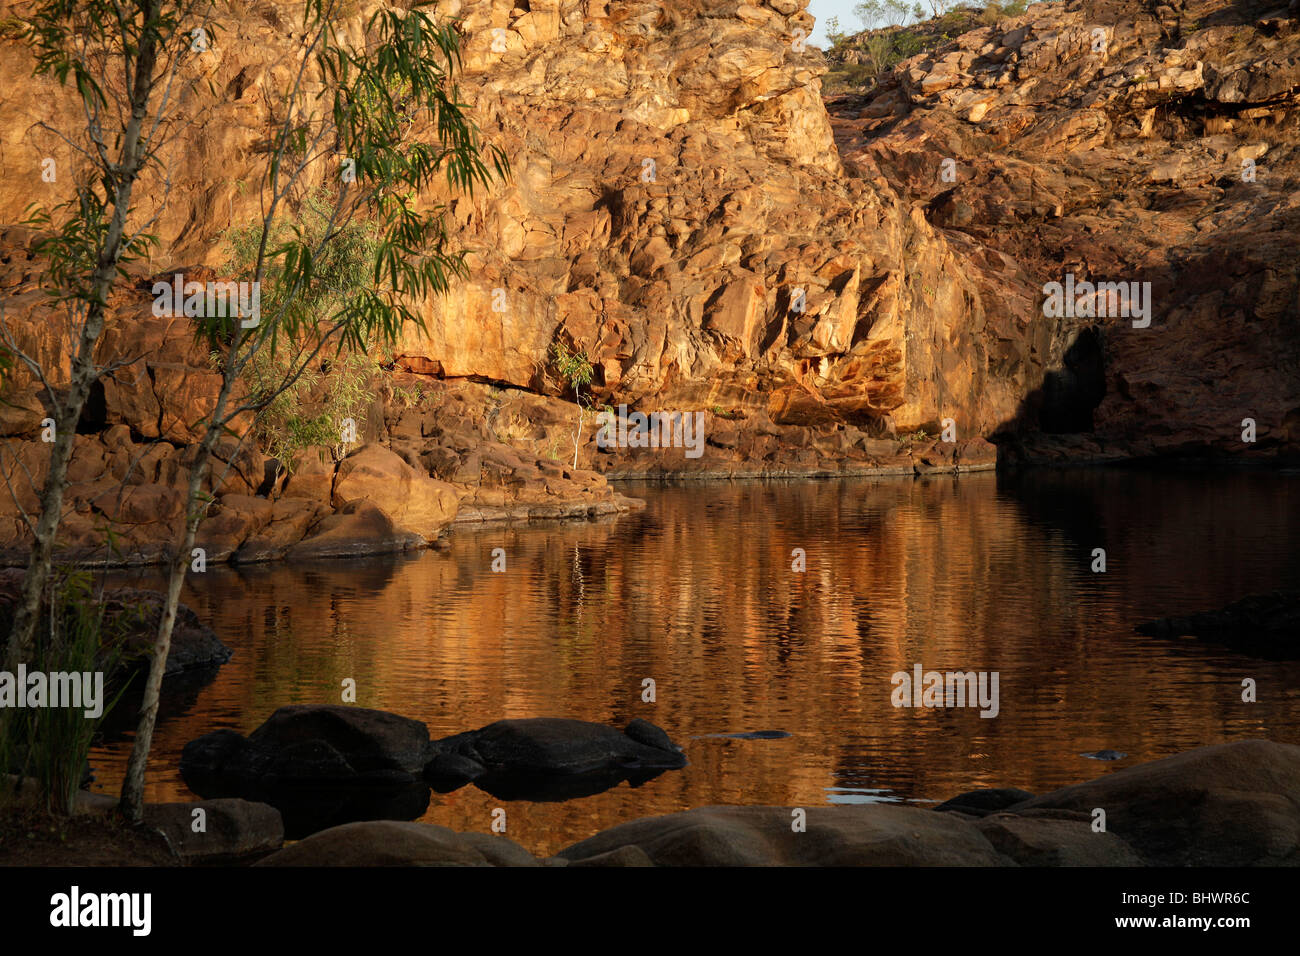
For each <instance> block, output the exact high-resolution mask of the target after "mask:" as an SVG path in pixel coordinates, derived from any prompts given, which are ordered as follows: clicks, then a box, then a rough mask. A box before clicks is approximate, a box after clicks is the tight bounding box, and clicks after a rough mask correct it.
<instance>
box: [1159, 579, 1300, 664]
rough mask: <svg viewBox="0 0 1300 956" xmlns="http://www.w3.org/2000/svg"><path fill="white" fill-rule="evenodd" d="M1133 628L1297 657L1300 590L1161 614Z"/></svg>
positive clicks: (1261, 654) (1243, 650) (1277, 657)
mask: <svg viewBox="0 0 1300 956" xmlns="http://www.w3.org/2000/svg"><path fill="white" fill-rule="evenodd" d="M1135 630H1137V632H1138V633H1139V634H1146V635H1149V636H1151V637H1196V638H1199V639H1201V640H1204V641H1213V642H1214V643H1217V644H1224V645H1227V646H1228V647H1231V648H1232V649H1233V650H1235V651H1239V652H1240V653H1243V654H1250V655H1252V656H1256V657H1263V658H1266V659H1270V660H1295V659H1297V658H1300V591H1274V592H1272V593H1270V594H1252V595H1250V596H1249V597H1244V598H1242V599H1241V600H1240V601H1234V602H1232V603H1231V604H1229V605H1227V606H1226V607H1223V608H1220V609H1218V610H1215V611H1203V612H1201V613H1199V614H1190V615H1186V616H1181V617H1161V618H1156V619H1155V620H1153V621H1146V622H1145V623H1142V624H1139V625H1138V626H1137V627H1136V628H1135Z"/></svg>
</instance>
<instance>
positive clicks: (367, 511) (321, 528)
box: [288, 500, 425, 561]
mask: <svg viewBox="0 0 1300 956" xmlns="http://www.w3.org/2000/svg"><path fill="white" fill-rule="evenodd" d="M424 544H425V539H424V537H423V536H422V535H419V534H416V533H415V532H413V531H407V530H405V529H403V528H399V527H397V525H395V524H394V523H393V520H392V519H391V518H390V517H389V516H388V514H387V513H385V512H384V511H383V509H381V508H379V507H378V506H377V505H374V504H371V503H370V502H368V501H361V500H357V501H350V502H348V503H347V504H345V505H344V506H343V508H342V509H341V510H340V511H339V512H338V513H337V514H331V515H326V516H325V517H324V518H322V519H321V520H320V521H319V522H317V524H316V526H315V528H313V529H312V531H311V533H310V534H308V535H307V537H305V538H304V539H303V540H302V541H300V542H299V543H298V544H295V545H294V546H293V547H291V548H289V551H288V557H289V559H290V560H294V561H301V560H307V559H312V558H353V557H359V556H361V555H366V554H388V553H391V552H395V551H409V550H411V549H412V548H418V547H422V546H423V545H424Z"/></svg>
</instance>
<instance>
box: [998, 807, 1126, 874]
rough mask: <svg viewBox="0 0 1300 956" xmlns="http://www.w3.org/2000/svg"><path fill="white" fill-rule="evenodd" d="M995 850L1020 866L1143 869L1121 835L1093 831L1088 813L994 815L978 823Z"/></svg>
mask: <svg viewBox="0 0 1300 956" xmlns="http://www.w3.org/2000/svg"><path fill="white" fill-rule="evenodd" d="M975 828H976V829H977V830H979V831H980V833H982V834H984V836H985V838H987V839H988V841H989V843H991V844H993V847H994V849H996V850H997V851H998V852H999V853H1001V854H1002V855H1004V856H1007V857H1010V858H1011V859H1012V860H1015V861H1016V863H1018V864H1020V865H1021V866H1142V865H1143V862H1142V857H1140V856H1139V855H1138V854H1137V853H1136V852H1134V850H1133V848H1132V847H1130V846H1129V845H1128V844H1127V843H1125V842H1124V840H1123V839H1121V838H1120V837H1119V836H1117V835H1116V834H1114V833H1110V832H1101V833H1098V832H1094V830H1093V829H1092V818H1091V817H1090V816H1088V815H1087V814H1082V813H1068V812H1062V811H1038V812H1037V813H1035V812H1034V811H1027V812H1026V813H1023V814H1015V813H993V814H989V815H987V816H985V817H984V818H983V819H982V820H980V821H979V822H978V823H976V824H975Z"/></svg>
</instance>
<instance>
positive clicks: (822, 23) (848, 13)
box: [808, 0, 862, 47]
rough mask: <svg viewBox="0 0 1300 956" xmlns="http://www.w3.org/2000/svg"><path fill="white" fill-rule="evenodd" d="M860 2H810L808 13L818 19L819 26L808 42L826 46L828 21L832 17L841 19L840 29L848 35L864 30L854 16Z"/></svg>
mask: <svg viewBox="0 0 1300 956" xmlns="http://www.w3.org/2000/svg"><path fill="white" fill-rule="evenodd" d="M857 5H858V0H810V2H809V4H808V12H809V13H811V14H812V15H813V16H814V17H816V18H817V26H815V27H814V28H813V34H812V36H811V37H809V40H808V42H810V43H812V44H813V46H819V47H825V46H826V21H827V20H828V19H829V18H830V17H839V18H840V29H841V30H843V31H844V32H846V33H856V32H857V31H859V30H861V29H862V23H861V21H859V20H858V18H857V17H856V16H854V14H853V8H854V7H855V6H857Z"/></svg>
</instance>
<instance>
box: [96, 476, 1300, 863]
mask: <svg viewBox="0 0 1300 956" xmlns="http://www.w3.org/2000/svg"><path fill="white" fill-rule="evenodd" d="M1296 488H1297V479H1296V478H1294V477H1288V476H1285V475H1278V474H1276V473H1273V474H1253V473H1243V474H1235V475H1226V476H1225V475H1221V474H1220V475H1214V476H1210V475H1198V474H1174V473H1160V474H1157V473H1150V472H1137V471H1126V470H1119V469H1096V470H1088V471H1069V472H1036V473H1034V474H1032V475H1030V476H1027V477H1025V478H1023V479H1021V480H1016V479H1013V478H1008V477H995V476H993V475H972V476H964V477H961V478H957V479H953V478H928V479H922V480H912V479H883V480H839V481H824V482H810V481H803V482H746V483H724V482H691V483H680V484H675V485H658V484H629V485H628V486H627V487H626V488H625V490H626V491H627V492H628V493H630V494H633V495H638V496H641V497H644V498H646V499H647V500H648V502H649V507H648V508H647V509H646V510H645V511H644V512H642V513H639V514H634V515H629V516H624V517H621V518H617V519H609V520H601V521H594V522H581V523H549V524H535V525H532V526H509V527H507V526H488V527H479V528H459V529H457V530H456V532H455V534H454V537H453V540H454V547H453V549H452V551H451V552H449V553H447V554H440V553H436V552H422V553H419V554H417V555H409V556H398V557H382V558H372V559H364V560H355V561H327V562H319V563H314V564H312V565H300V566H284V565H275V566H268V567H251V568H245V569H239V570H235V569H214V570H210V571H209V572H208V573H207V574H206V575H203V576H192V577H191V578H190V583H189V584H188V585H187V591H186V595H185V601H186V602H187V603H188V604H189V605H190V606H191V607H192V608H194V609H195V611H196V612H197V613H198V614H199V617H200V618H201V619H202V620H203V621H204V622H206V623H208V624H209V625H210V626H212V627H213V628H214V629H215V630H216V631H217V633H218V634H219V635H220V636H221V638H222V639H223V640H224V641H225V642H226V643H227V644H228V645H229V646H230V647H232V648H233V649H234V651H235V656H234V657H233V658H232V659H231V661H230V662H229V663H228V664H226V665H225V666H224V667H223V668H222V669H221V670H220V672H219V674H218V676H217V677H216V678H215V680H213V681H212V682H211V683H209V684H208V685H206V686H204V687H202V688H201V689H200V690H198V691H197V692H195V693H191V694H190V695H189V696H188V698H187V699H184V700H182V701H180V702H179V706H180V707H182V708H183V711H182V712H176V710H175V709H173V711H172V712H170V713H166V714H164V719H163V720H162V721H161V722H160V724H159V727H158V730H157V734H156V737H155V745H154V753H153V759H152V761H151V772H150V775H149V782H148V789H147V798H148V799H150V800H182V799H192V798H193V797H192V795H191V794H190V793H189V791H188V789H187V788H186V787H185V785H184V783H183V782H181V780H180V777H179V774H178V772H177V762H178V760H179V756H180V752H181V749H182V747H183V746H184V745H185V743H186V742H187V741H188V740H190V739H192V738H194V737H197V736H199V735H201V734H203V733H206V732H208V731H210V730H214V729H216V728H218V727H233V728H235V729H237V730H239V731H241V732H244V733H248V732H250V731H251V730H253V729H254V728H255V727H257V726H258V725H259V724H260V723H261V722H262V721H263V720H264V719H265V718H266V717H267V715H269V714H270V713H271V712H272V711H273V710H274V709H275V708H276V707H279V706H282V705H285V704H291V703H339V702H340V692H341V684H342V681H343V680H344V679H345V678H349V677H350V678H354V679H355V680H356V682H357V688H358V698H357V703H358V704H359V705H361V706H365V707H375V708H379V709H383V710H390V711H394V712H396V713H400V714H403V715H405V716H408V717H413V718H417V719H419V720H423V721H424V722H425V723H427V724H428V726H429V730H430V732H431V733H432V734H433V735H434V736H435V737H440V736H445V735H448V734H452V733H456V732H459V731H462V730H467V729H472V728H475V727H480V726H482V725H484V724H487V723H490V722H492V721H493V720H498V719H501V718H504V717H535V716H564V717H574V718H580V719H584V720H594V721H601V722H606V723H613V724H618V725H620V726H621V725H623V724H625V723H626V722H627V721H628V720H630V719H631V718H633V717H644V718H646V719H648V720H651V721H653V722H654V723H656V724H659V725H660V726H662V727H664V728H665V729H666V730H667V731H668V732H669V733H670V734H671V736H672V737H673V738H674V739H675V740H676V741H677V742H678V743H679V744H681V745H683V746H685V747H686V752H687V755H688V757H689V758H690V761H691V765H690V766H689V767H687V768H686V769H685V770H684V771H679V772H670V773H667V774H664V775H663V776H660V777H658V778H656V779H654V780H652V781H650V782H649V783H646V784H644V785H642V786H641V787H639V788H635V789H634V788H631V787H629V786H628V785H627V784H622V785H620V786H618V787H617V788H615V789H613V790H610V791H608V792H606V793H603V794H600V795H597V796H594V797H587V798H582V799H578V800H572V801H568V802H565V803H546V804H534V803H524V802H514V803H506V804H503V803H502V801H500V800H498V799H496V798H494V797H491V796H489V795H488V794H486V793H483V792H481V791H479V790H477V789H475V788H474V787H473V786H469V787H465V788H463V789H462V790H459V791H457V792H455V793H452V794H444V795H439V794H434V795H433V797H432V800H431V803H430V806H429V809H428V811H427V813H426V814H425V816H424V817H423V818H422V819H424V820H426V821H428V822H433V823H440V824H443V825H446V826H449V827H452V828H454V829H457V830H477V831H482V832H488V831H489V829H490V825H491V813H492V810H493V808H495V807H497V806H503V805H504V806H505V807H506V810H507V824H508V831H507V833H508V835H509V836H510V837H511V838H513V839H515V840H516V841H518V842H520V843H522V844H523V845H524V846H525V847H527V848H528V849H530V850H532V851H534V852H536V853H541V854H545V853H552V852H554V851H556V850H558V849H560V848H562V847H563V846H566V845H568V844H570V843H573V842H576V841H577V840H580V839H583V838H585V837H587V836H589V835H591V834H592V833H595V832H596V831H598V830H600V829H603V828H606V827H609V826H612V825H614V824H617V823H620V822H624V821H627V820H631V819H635V818H638V817H643V816H649V815H654V814H660V813H670V812H673V811H676V810H681V809H686V808H689V807H694V806H705V805H709V804H777V805H786V806H817V805H824V804H827V803H832V802H861V801H870V800H877V799H888V800H904V799H906V800H943V799H946V798H947V797H950V796H952V795H954V794H956V793H959V792H961V791H963V790H969V789H971V788H973V787H979V786H1015V787H1021V788H1024V789H1026V790H1031V791H1034V792H1044V791H1047V790H1050V789H1054V788H1056V787H1059V786H1062V785H1064V784H1067V783H1072V782H1075V781H1078V780H1083V779H1088V778H1090V777H1095V776H1098V775H1100V774H1102V773H1106V772H1109V771H1111V770H1114V769H1116V768H1118V767H1123V766H1129V765H1131V764H1132V763H1134V762H1136V761H1139V760H1150V759H1154V758H1157V757H1161V756H1166V755H1168V754H1171V753H1175V752H1177V751H1181V750H1185V749H1187V748H1189V747H1194V746H1199V745H1203V744H1211V743H1218V742H1222V741H1227V740H1237V739H1242V738H1248V737H1263V738H1268V739H1272V740H1279V741H1288V742H1292V743H1300V731H1298V730H1297V716H1298V715H1300V665H1297V664H1294V663H1276V662H1268V661H1261V660H1255V659H1252V658H1248V657H1244V656H1240V655H1237V654H1234V653H1231V652H1229V651H1226V650H1223V649H1221V648H1215V647H1212V646H1208V645H1202V644H1199V643H1197V642H1191V641H1159V640H1156V639H1152V638H1146V637H1143V636H1140V635H1137V634H1135V633H1133V631H1132V628H1133V625H1134V623H1136V622H1137V621H1140V620H1143V619H1145V618H1148V617H1154V616H1159V615H1162V614H1170V613H1181V612H1186V611H1192V610H1200V609H1204V608H1209V607H1217V606H1219V605H1222V604H1225V603H1227V602H1228V601H1231V600H1234V599H1236V598H1238V597H1241V596H1243V595H1245V594H1249V593H1255V592H1260V591H1264V590H1268V589H1270V588H1272V587H1276V586H1283V585H1292V586H1294V585H1295V584H1296V583H1297V582H1300V549H1297V548H1295V547H1294V546H1293V545H1292V544H1291V542H1292V541H1295V540H1297V539H1298V538H1300V535H1298V534H1297V532H1300V509H1298V508H1297V494H1296ZM498 547H500V548H504V549H505V550H506V553H507V570H506V571H505V573H493V572H492V571H491V570H490V568H491V552H492V549H494V548H498ZM1098 547H1100V548H1105V549H1106V561H1107V570H1106V572H1105V573H1104V574H1094V573H1093V572H1092V571H1091V570H1090V565H1091V562H1092V551H1093V549H1094V548H1098ZM795 548H803V549H804V550H805V551H806V554H807V558H806V560H807V570H806V571H805V572H803V573H796V572H794V571H792V570H791V564H792V551H793V549H795ZM916 663H920V664H922V665H924V667H925V668H926V669H935V670H963V671H965V670H988V671H997V672H998V673H999V675H1000V713H999V715H998V716H997V717H996V718H995V719H984V718H981V717H980V716H979V711H978V710H976V709H963V710H957V709H951V710H948V709H921V708H917V709H906V708H895V707H893V706H892V704H891V702H890V695H891V691H892V689H893V687H892V684H891V681H890V678H891V675H892V674H893V673H894V672H895V671H900V670H907V671H910V670H911V669H912V667H913V665H914V664H916ZM1243 677H1253V678H1255V679H1256V680H1257V681H1258V684H1259V702H1258V703H1255V704H1244V703H1242V702H1241V699H1240V684H1241V680H1242V678H1243ZM646 678H651V679H653V680H654V682H655V690H656V702H655V703H646V702H643V700H642V688H643V680H644V679H646ZM172 706H173V708H175V707H176V706H177V702H176V701H173V702H172ZM754 730H783V731H788V732H789V733H790V734H791V735H792V736H791V737H789V738H785V739H780V740H735V739H724V738H705V739H692V738H694V737H697V736H698V735H703V734H714V733H723V732H735V731H754ZM1104 748H1112V749H1115V750H1120V751H1124V752H1126V753H1128V754H1130V755H1131V757H1130V759H1129V760H1125V761H1122V762H1119V763H1117V764H1107V763H1099V762H1096V761H1092V760H1088V759H1084V758H1082V757H1080V756H1079V754H1080V753H1081V752H1084V751H1095V750H1100V749H1104ZM128 750H129V740H127V739H123V738H118V739H116V740H114V741H113V742H111V743H110V744H109V745H107V746H105V747H101V748H99V749H97V750H96V752H95V754H94V755H93V756H92V763H93V764H94V765H95V767H96V769H97V772H98V774H99V781H98V783H97V784H96V789H100V790H108V791H111V790H115V789H116V787H117V785H118V783H119V781H120V778H121V772H122V768H123V766H124V764H125V759H126V754H127V752H128Z"/></svg>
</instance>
